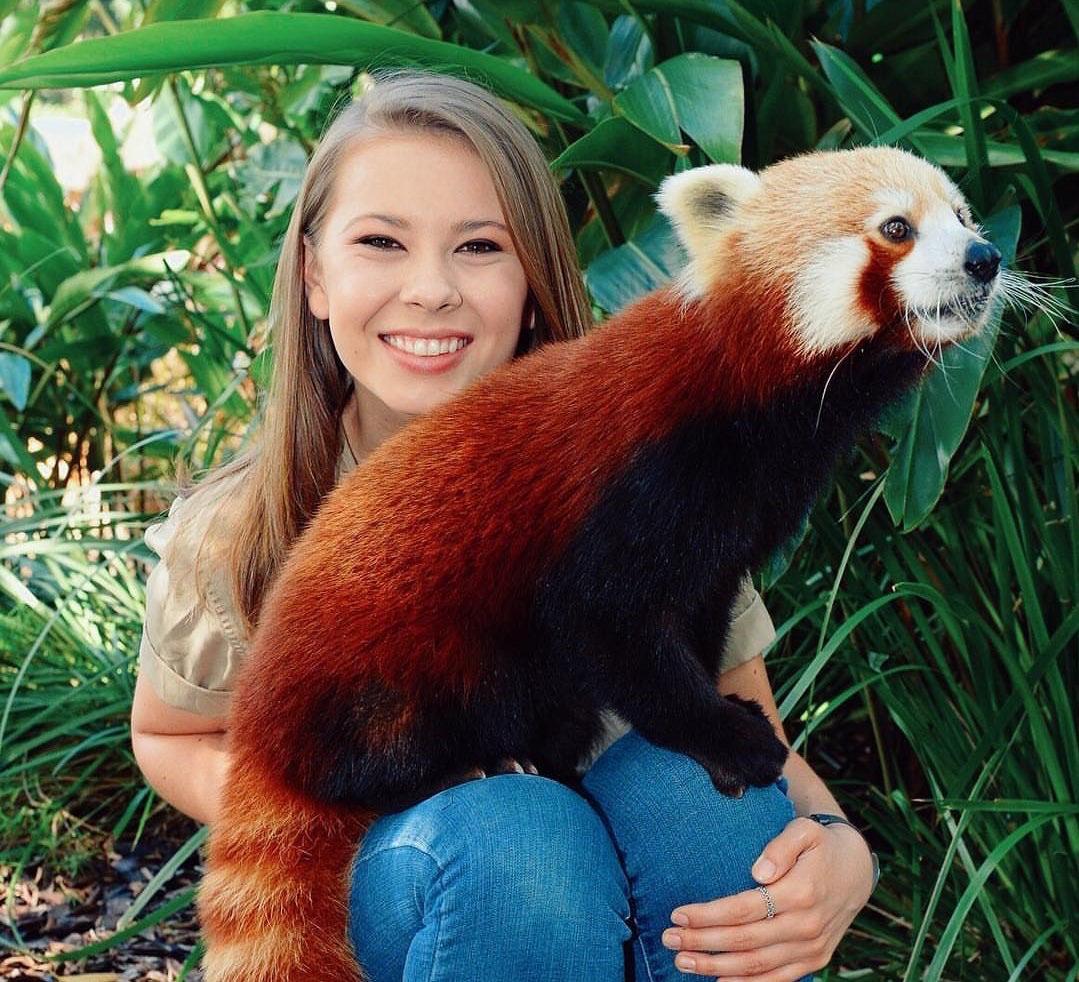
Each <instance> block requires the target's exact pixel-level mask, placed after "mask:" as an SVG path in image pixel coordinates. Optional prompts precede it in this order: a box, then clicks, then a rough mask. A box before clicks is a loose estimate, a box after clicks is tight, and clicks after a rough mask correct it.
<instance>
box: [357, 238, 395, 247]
mask: <svg viewBox="0 0 1079 982" xmlns="http://www.w3.org/2000/svg"><path fill="white" fill-rule="evenodd" d="M356 241H357V242H359V243H361V244H363V245H370V246H374V247H375V248H376V249H392V248H394V247H395V246H396V245H397V242H396V240H394V239H391V238H390V237H389V236H387V235H365V236H364V237H363V238H362V239H357V240H356Z"/></svg>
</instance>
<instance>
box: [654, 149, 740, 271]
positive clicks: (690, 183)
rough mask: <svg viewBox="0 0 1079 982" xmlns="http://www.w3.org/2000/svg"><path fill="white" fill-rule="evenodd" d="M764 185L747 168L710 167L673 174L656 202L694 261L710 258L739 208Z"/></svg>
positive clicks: (660, 187)
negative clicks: (712, 247)
mask: <svg viewBox="0 0 1079 982" xmlns="http://www.w3.org/2000/svg"><path fill="white" fill-rule="evenodd" d="M760 183H761V181H760V178H759V177H758V176H757V175H756V174H754V173H753V171H751V170H746V168H744V167H739V166H737V165H736V164H710V165H709V166H707V167H694V168H692V169H691V170H686V171H682V172H681V173H680V174H672V175H671V176H670V177H668V178H666V179H665V180H664V181H663V183H662V184H661V185H660V186H659V190H658V191H657V192H656V195H655V199H656V204H657V205H658V206H659V210H660V211H661V212H663V214H664V215H666V216H667V217H668V218H669V219H670V221H671V224H672V225H673V226H674V230H675V232H676V233H677V235H678V238H679V239H680V240H681V242H682V245H683V246H685V249H686V251H687V252H688V253H689V258H690V261H691V262H692V261H694V260H699V259H705V258H706V257H707V256H708V255H709V253H710V252H711V248H710V247H711V246H713V245H714V243H715V240H716V238H717V236H718V235H720V234H722V232H723V231H724V229H725V228H726V227H727V226H728V225H729V224H730V223H731V221H732V219H733V217H734V213H735V211H736V210H737V207H738V205H739V204H740V203H741V202H743V201H745V200H746V199H748V198H750V197H752V196H753V195H754V194H755V193H756V191H757V189H758V188H759V187H760Z"/></svg>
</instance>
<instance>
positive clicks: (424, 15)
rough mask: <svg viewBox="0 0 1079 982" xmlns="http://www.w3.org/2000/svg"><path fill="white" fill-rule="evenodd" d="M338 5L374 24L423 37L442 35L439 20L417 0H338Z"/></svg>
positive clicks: (439, 36)
mask: <svg viewBox="0 0 1079 982" xmlns="http://www.w3.org/2000/svg"><path fill="white" fill-rule="evenodd" d="M337 6H338V7H339V8H340V9H342V10H347V11H348V12H349V13H352V14H356V15H357V16H359V17H362V18H363V19H364V20H367V21H371V22H372V23H374V24H385V25H386V26H387V27H396V28H398V29H401V30H408V31H411V32H412V33H413V34H420V35H422V36H423V37H428V38H438V39H440V38H441V37H442V31H441V29H440V28H439V26H438V21H436V20H435V19H434V17H432V16H431V12H430V11H429V10H428V9H427V8H426V7H425V6H424V5H423V4H422V3H417V2H416V0H377V2H375V0H337Z"/></svg>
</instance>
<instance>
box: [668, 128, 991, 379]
mask: <svg viewBox="0 0 1079 982" xmlns="http://www.w3.org/2000/svg"><path fill="white" fill-rule="evenodd" d="M656 197H657V201H658V202H659V206H660V208H661V210H662V211H663V212H664V213H665V214H666V215H667V216H668V217H669V218H670V219H671V222H672V224H673V226H674V228H675V230H676V232H677V233H678V236H679V238H680V240H681V241H682V244H683V245H684V246H685V247H686V251H687V253H688V259H689V262H688V263H687V265H686V267H685V269H684V270H683V272H682V274H681V275H680V276H679V278H678V281H677V283H676V284H675V288H676V290H678V292H679V293H680V294H681V295H682V297H683V300H684V303H685V304H690V303H693V302H694V301H695V300H698V299H703V298H704V297H705V296H707V295H709V294H715V295H724V294H729V293H730V291H732V290H741V291H743V292H744V293H745V294H748V295H749V297H748V298H746V297H743V300H746V299H748V300H749V301H750V302H749V303H748V306H750V307H752V306H754V305H753V304H752V302H751V299H752V294H754V293H757V292H758V291H759V295H760V296H761V297H765V296H767V297H777V296H783V297H785V298H786V305H787V314H788V315H789V316H788V317H786V318H785V319H784V321H785V323H787V325H788V329H789V331H790V333H791V337H789V338H788V339H787V340H788V341H790V342H791V343H792V344H793V347H794V349H795V350H796V351H797V352H798V353H799V354H800V355H801V356H802V357H804V358H807V359H808V358H813V357H820V356H824V355H829V354H833V353H840V352H844V351H847V350H849V348H850V346H851V344H854V343H857V342H859V341H861V340H862V339H863V338H867V337H871V336H874V335H877V334H881V336H882V341H886V342H887V343H890V344H896V345H900V346H906V347H909V348H914V347H917V348H926V349H929V348H932V347H935V346H937V345H938V344H941V343H949V342H953V341H957V340H960V339H962V338H963V337H966V336H967V335H970V334H973V333H975V332H976V331H978V330H980V329H981V327H982V326H983V325H984V323H985V321H986V319H987V317H988V313H989V309H990V305H991V301H992V300H993V298H994V296H995V294H996V291H997V285H998V277H997V267H998V265H999V259H1000V254H999V253H998V252H997V250H996V249H994V248H993V247H992V246H991V245H989V243H987V242H986V241H985V239H984V238H983V237H982V236H981V235H980V234H979V233H978V231H977V230H976V228H975V227H974V226H973V223H972V222H971V220H970V210H969V208H968V206H967V205H966V202H965V201H964V200H963V198H962V195H961V194H960V193H959V190H958V189H957V188H956V186H955V184H954V183H953V182H952V181H951V180H950V179H949V178H948V177H947V175H946V174H944V172H943V171H941V170H940V169H938V168H937V167H934V166H933V165H931V164H929V163H927V162H926V161H924V160H922V159H921V158H919V157H916V156H914V155H913V154H910V153H907V152H906V151H902V150H897V149H895V148H892V147H863V148H859V149H855V150H842V151H832V152H817V153H810V154H804V155H802V156H799V157H793V158H791V159H789V160H785V161H782V162H780V163H778V164H774V165H773V166H771V167H769V168H766V169H765V170H764V171H762V172H761V173H760V174H759V175H758V174H753V173H751V172H750V171H748V170H745V169H744V168H741V167H735V166H732V165H726V164H721V165H714V166H711V167H699V168H696V169H694V170H690V171H684V172H683V173H681V174H678V175H675V176H673V177H670V178H668V179H667V180H666V181H665V182H664V183H663V186H662V187H661V188H660V191H659V193H658V194H657V196H656ZM885 332H886V333H885Z"/></svg>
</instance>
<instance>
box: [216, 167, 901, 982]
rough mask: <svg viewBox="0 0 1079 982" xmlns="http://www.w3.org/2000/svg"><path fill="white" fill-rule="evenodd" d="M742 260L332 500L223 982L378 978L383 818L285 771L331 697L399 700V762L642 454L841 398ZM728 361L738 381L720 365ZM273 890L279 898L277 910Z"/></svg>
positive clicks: (272, 632) (240, 737) (427, 422)
mask: <svg viewBox="0 0 1079 982" xmlns="http://www.w3.org/2000/svg"><path fill="white" fill-rule="evenodd" d="M803 166H806V165H803V164H799V167H803ZM777 220H778V219H777ZM824 220H825V219H823V218H821V221H824ZM854 227H856V226H854V225H853V224H852V228H854ZM747 253H748V246H747ZM741 254H742V246H741V244H740V243H739V241H738V238H737V233H736V234H735V235H734V236H732V237H731V239H730V241H729V243H728V245H727V248H726V251H725V253H724V256H725V258H724V260H723V263H722V264H721V265H722V268H723V270H724V273H723V279H722V282H721V283H720V284H719V285H718V286H717V287H716V289H715V290H714V291H713V292H712V293H710V294H709V295H707V296H705V297H704V298H703V299H702V300H701V302H700V303H697V304H695V305H692V306H690V307H689V308H688V310H686V311H685V312H683V308H682V305H681V303H680V301H681V298H680V297H679V296H678V295H677V294H676V293H674V292H673V291H672V290H661V291H658V292H656V293H654V294H652V295H649V296H648V297H646V298H643V299H642V300H640V301H638V302H637V303H635V304H633V305H632V306H630V307H628V308H627V309H626V310H624V311H622V312H621V313H620V314H618V315H617V316H615V317H614V318H612V319H611V321H609V322H608V323H607V324H606V325H604V327H602V328H601V329H598V330H596V331H594V332H593V333H591V334H590V335H589V336H587V337H586V338H583V339H580V340H578V341H575V342H570V343H566V344H561V345H555V346H550V347H547V348H544V349H541V350H540V351H538V352H536V353H534V354H532V355H530V356H528V357H526V358H524V359H521V360H519V361H517V362H513V363H511V364H509V365H507V366H504V367H503V368H501V369H499V370H498V371H496V372H494V373H492V374H491V375H489V376H486V377H484V378H482V379H480V380H478V381H477V382H475V383H473V385H472V386H471V387H470V389H469V390H468V391H467V392H466V393H464V394H463V395H462V396H460V397H458V398H456V399H454V400H453V401H451V402H450V403H448V404H446V405H444V406H443V407H441V408H440V409H439V410H437V411H435V412H433V413H432V414H430V415H428V416H426V417H423V418H420V419H416V420H414V421H413V422H412V423H410V424H409V425H408V426H407V427H406V428H405V429H404V430H402V431H401V432H400V433H398V434H397V435H396V436H395V437H394V438H392V439H391V440H389V441H387V442H386V443H384V444H383V445H382V446H381V447H380V448H379V449H378V450H377V451H376V452H375V453H374V454H373V455H372V456H371V457H370V458H368V460H367V461H366V462H365V464H364V466H362V467H360V468H358V469H357V470H356V471H354V472H353V473H352V474H350V475H349V476H348V477H347V478H346V479H345V481H344V482H343V484H342V486H341V487H340V488H339V489H337V490H336V491H335V492H334V493H333V494H332V495H331V496H330V497H329V498H328V499H327V501H326V502H325V504H324V506H323V508H322V509H321V510H320V512H319V513H318V515H317V516H316V517H315V520H314V521H313V522H312V524H311V526H310V527H309V529H308V530H307V531H306V532H305V533H304V535H303V537H302V538H301V539H300V540H299V542H298V543H297V544H296V546H295V548H294V549H293V551H292V553H291V555H290V557H289V559H288V561H287V563H286V565H285V567H284V569H283V570H282V572H281V575H280V577H279V579H278V581H277V584H276V586H275V588H274V589H273V590H272V592H271V593H270V595H269V596H268V598H267V600H266V603H265V605H264V608H263V611H262V616H261V619H260V624H259V628H258V631H257V632H256V635H255V638H254V640H253V644H252V650H251V652H250V655H249V658H248V662H247V665H246V668H245V672H244V676H243V678H242V679H241V680H240V683H239V687H238V690H237V693H236V697H235V700H234V705H233V712H232V717H231V721H230V726H231V731H230V732H231V734H232V745H231V749H232V751H233V766H232V770H231V773H230V776H229V780H228V782H227V783H226V787H225V793H224V798H225V800H224V812H223V815H222V818H221V821H220V823H219V825H218V826H216V827H215V829H214V834H213V838H212V841H211V849H210V867H211V873H210V876H209V877H208V889H205V890H204V891H203V894H202V895H201V897H200V904H199V912H200V915H201V917H202V922H203V926H204V929H205V932H206V938H207V941H208V942H209V951H208V955H207V959H206V967H207V982H268V980H269V979H270V978H272V979H274V980H275V982H314V980H315V979H316V978H317V979H319V980H324V979H333V980H345V982H355V980H359V979H361V978H362V975H361V973H360V971H359V969H358V968H357V967H356V963H355V959H354V958H353V956H352V953H351V951H350V949H349V945H348V942H347V938H346V934H345V912H346V907H345V898H346V893H345V891H346V887H347V876H348V869H349V863H350V860H351V858H352V856H353V854H354V852H355V850H356V848H357V847H358V845H359V841H360V838H361V837H362V835H363V833H364V832H365V831H366V829H367V828H368V827H369V826H370V824H371V822H372V821H373V820H374V818H375V815H374V814H372V813H369V812H355V811H349V810H347V809H342V808H337V807H333V806H329V805H325V804H320V803H318V802H316V801H314V800H312V799H310V798H307V797H305V796H303V795H302V794H300V793H299V792H298V791H295V790H293V789H292V788H289V787H286V786H285V785H284V784H283V783H282V782H281V780H280V779H279V778H278V777H277V776H276V775H279V774H280V773H281V771H282V766H283V762H284V761H288V760H292V759H294V758H295V757H296V754H297V750H296V747H297V744H298V743H305V742H306V741H309V740H310V739H311V736H310V734H307V733H306V732H305V731H304V729H303V727H304V725H305V721H313V722H314V723H315V724H316V725H317V722H318V721H319V720H320V719H321V718H322V715H323V713H324V709H325V707H324V705H323V704H322V703H320V702H319V701H318V700H319V698H320V693H323V692H325V691H327V690H332V689H333V688H334V687H335V686H337V687H339V688H340V690H341V691H342V692H346V693H347V692H349V691H351V690H354V689H356V688H357V687H362V685H363V684H364V682H365V680H367V681H370V682H374V683H378V684H379V685H381V686H383V687H385V689H386V690H387V691H388V692H390V693H393V694H394V695H395V696H396V699H395V700H389V701H387V704H386V705H385V706H384V707H383V706H381V705H379V706H378V707H376V708H375V709H373V710H372V715H373V718H368V719H367V720H366V729H365V737H366V740H367V746H368V747H369V748H371V749H372V750H373V751H375V752H378V751H379V750H380V749H383V748H384V749H386V750H389V749H390V748H392V747H393V745H394V742H395V741H396V740H397V739H399V738H400V737H401V736H402V734H404V733H405V731H406V730H407V729H408V725H409V722H410V707H411V706H412V705H413V704H414V702H415V701H416V700H417V699H418V698H419V697H421V696H422V695H423V694H425V693H431V692H439V693H447V694H454V695H457V696H460V697H464V696H466V695H468V694H469V693H470V692H472V691H473V690H475V689H476V687H477V685H478V683H479V681H480V680H481V679H482V677H483V674H484V672H485V671H486V669H487V666H486V665H485V663H484V661H483V659H482V658H481V657H479V656H478V654H477V652H478V650H480V646H478V645H477V643H476V633H475V632H482V631H483V630H484V628H485V626H486V625H491V624H496V623H499V617H500V616H502V617H505V616H506V615H507V612H509V613H510V614H512V613H513V612H515V611H518V612H520V611H523V610H524V607H525V605H526V604H527V602H528V588H529V585H530V584H532V583H533V582H534V580H535V579H536V577H537V576H538V575H539V574H540V573H541V571H542V570H543V568H544V564H545V563H548V562H549V561H550V559H551V557H552V556H556V555H558V554H559V552H560V550H561V549H562V548H563V547H564V546H565V545H566V544H567V543H569V542H570V540H571V539H572V537H573V536H574V534H575V532H576V531H577V529H578V528H579V527H580V525H581V523H582V520H583V519H584V517H585V516H586V515H588V513H589V511H590V509H591V508H592V507H593V505H594V504H595V502H596V500H597V498H598V496H599V495H600V493H601V492H602V491H603V489H604V488H605V486H607V485H608V484H609V483H610V481H611V480H612V478H613V477H614V476H615V475H616V474H617V473H618V472H619V471H620V470H622V469H623V468H624V467H625V466H626V464H627V461H628V460H629V458H630V456H631V455H632V453H633V452H634V450H635V449H636V448H639V447H641V446H642V445H645V444H648V443H653V442H657V441H659V440H660V439H661V438H663V437H664V436H665V435H667V434H668V433H669V432H670V431H671V430H672V428H673V427H675V426H676V425H677V424H679V423H680V422H682V421H684V420H686V419H687V418H689V417H691V416H692V415H693V414H696V413H703V412H706V411H707V410H709V409H710V408H713V407H715V408H739V409H741V408H745V407H752V406H756V405H763V404H764V403H765V402H767V401H768V400H769V399H770V398H772V397H773V396H774V393H775V390H776V389H777V388H781V387H783V386H784V385H787V384H793V383H795V382H801V383H805V382H807V380H809V379H812V378H813V377H815V376H816V377H819V379H820V381H821V384H822V385H823V383H824V380H825V379H826V377H827V372H828V371H829V369H830V368H831V366H833V365H834V364H835V362H836V361H837V360H838V359H839V358H840V357H841V356H842V354H843V352H842V351H837V352H834V353H829V354H828V355H827V356H823V357H814V359H813V360H811V361H808V362H807V360H806V358H805V357H804V356H801V355H799V354H798V353H797V349H796V346H795V344H794V341H793V339H792V338H791V336H790V333H789V325H788V323H787V320H786V319H787V316H788V314H787V302H788V299H789V296H788V291H789V290H790V288H791V284H790V281H789V279H786V280H785V279H784V278H783V277H782V275H781V268H780V267H779V264H778V263H774V266H775V268H773V269H771V270H770V271H769V275H768V276H767V277H762V276H760V275H759V270H760V268H761V266H760V264H759V263H756V262H755V261H753V260H751V259H748V258H746V259H742V258H740V257H741ZM901 255H902V250H897V249H886V248H883V247H874V248H873V252H872V260H871V262H870V263H869V268H868V269H866V270H865V271H864V276H863V279H862V282H861V288H860V302H861V303H862V304H863V305H864V307H865V309H866V311H867V312H870V313H872V314H873V315H874V316H875V317H882V318H885V319H887V318H891V317H893V315H895V314H896V313H898V300H897V298H896V297H895V296H894V292H893V291H892V290H891V287H890V286H889V284H888V275H889V272H890V270H891V268H892V266H893V265H894V263H895V262H897V261H898V260H899V258H900V257H901ZM897 341H898V343H903V339H902V338H901V337H899V338H897ZM853 343H857V342H852V344H853ZM710 365H714V366H722V371H718V370H717V371H716V372H709V371H702V366H710ZM463 516H467V518H468V521H467V522H464V521H462V517H463ZM462 528H464V529H467V534H461V529H462ZM523 530H527V532H528V534H522V531H523ZM435 638H437V643H434V640H433V639H435ZM316 683H317V684H316ZM299 763H300V767H299V770H298V771H297V775H298V777H299V778H300V779H301V780H302V779H303V778H304V777H306V776H307V775H306V774H305V772H304V770H303V763H304V759H303V757H302V754H301V759H300V762H299ZM311 766H312V767H314V766H315V765H314V764H313V763H312V764H311ZM245 882H246V883H247V890H248V892H247V893H246V894H245V893H244V889H245V886H244V885H245ZM260 890H269V891H270V896H268V897H267V898H266V900H265V902H264V903H261V904H260V903H259V902H258V898H259V896H260V894H259V891H260ZM301 939H302V951H301V950H299V948H298V947H297V946H298V945H300V944H301ZM233 943H235V944H233Z"/></svg>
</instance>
